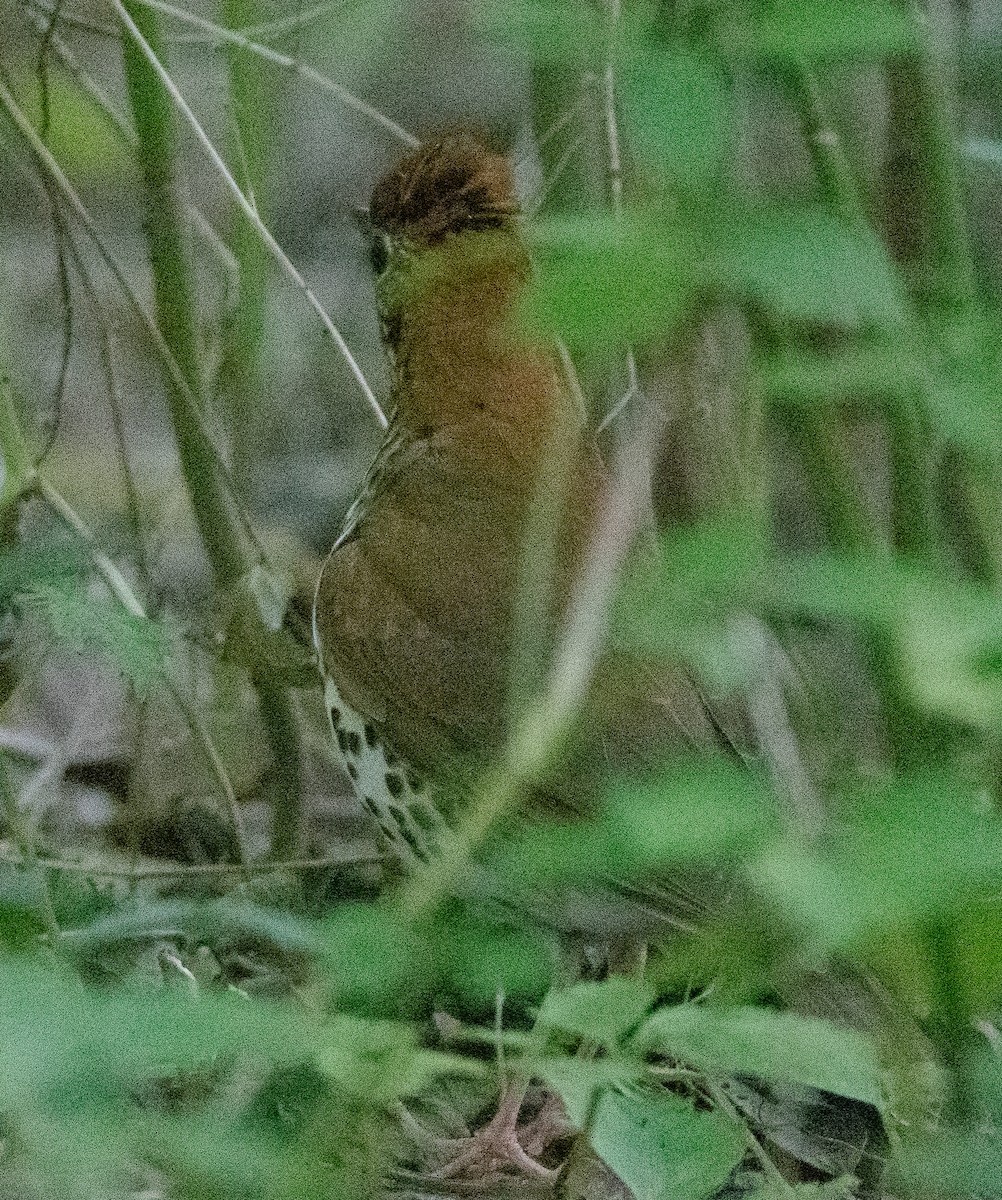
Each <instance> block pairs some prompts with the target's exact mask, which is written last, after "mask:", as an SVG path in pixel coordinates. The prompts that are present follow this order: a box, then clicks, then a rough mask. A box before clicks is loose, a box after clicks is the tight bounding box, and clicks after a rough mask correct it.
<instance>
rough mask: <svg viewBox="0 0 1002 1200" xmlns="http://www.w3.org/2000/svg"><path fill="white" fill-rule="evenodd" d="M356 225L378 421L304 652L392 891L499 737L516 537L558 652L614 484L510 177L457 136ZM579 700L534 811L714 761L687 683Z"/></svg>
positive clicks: (517, 1151)
mask: <svg viewBox="0 0 1002 1200" xmlns="http://www.w3.org/2000/svg"><path fill="white" fill-rule="evenodd" d="M367 218H368V224H369V243H370V256H371V259H372V267H373V271H374V274H375V282H376V298H377V307H378V314H379V322H380V329H381V335H382V340H383V344H384V347H385V350H386V354H387V358H388V361H389V365H390V374H391V383H390V389H389V401H388V406H387V409H388V411H387V417H388V421H387V427H386V429H385V432H384V437H383V440H382V443H381V445H380V447H379V449H378V451H377V453H376V456H375V459H374V461H373V463H372V466H371V468H370V469H369V471H368V474H367V476H366V478H365V480H364V482H363V483H362V485H361V487H360V489H359V492H358V494H357V496H356V498H355V500H354V502H353V503H352V504H351V506H350V508H349V510H348V512H347V515H346V518H345V520H344V525H343V528H342V530H341V533H340V535H339V536H338V538H337V540H336V541H335V543H334V545H333V547H332V549H331V551H330V553H329V555H328V557H327V559H326V562H325V563H324V566H323V568H322V571H321V573H320V575H319V579H318V581H317V586H316V591H315V598H314V605H313V636H314V642H315V647H316V652H317V657H318V661H319V664H320V668H321V672H322V676H323V682H324V699H325V706H326V710H327V713H328V717H329V720H330V726H331V734H332V737H333V739H334V742H335V745H336V747H337V752H338V755H339V757H340V759H341V763H342V765H343V767H344V769H345V771H346V772H347V774H348V776H349V778H350V779H351V781H352V785H353V787H354V789H355V792H356V794H357V796H358V798H359V800H360V801H361V803H362V805H363V806H364V807H365V808H366V809H367V810H368V812H369V813H370V814H371V815H372V817H373V818H374V820H375V822H376V824H377V825H378V828H379V831H380V839H381V841H382V843H383V845H384V847H385V848H386V849H387V851H388V852H389V853H391V854H392V855H393V856H395V858H396V860H397V861H398V862H399V864H400V865H401V867H402V869H404V870H407V869H413V868H416V867H419V866H420V864H423V863H427V862H428V861H430V860H431V859H432V858H433V857H434V855H435V853H436V847H437V846H439V845H440V844H441V839H442V837H443V836H444V835H445V833H446V831H447V830H448V828H449V826H450V822H451V821H452V819H453V818H454V815H455V806H456V805H457V804H461V803H462V801H463V796H464V782H465V781H467V780H469V779H470V778H475V777H476V773H477V771H478V770H480V769H482V768H483V767H484V765H485V764H487V763H489V762H490V761H491V759H492V757H493V756H495V755H497V754H498V753H499V752H500V751H501V750H502V748H503V747H504V745H505V740H506V738H507V736H508V734H509V732H510V723H511V715H512V707H513V705H512V697H513V694H514V693H515V691H516V685H517V682H518V681H517V680H516V679H515V678H514V675H515V673H516V663H517V658H518V648H519V647H518V639H519V636H520V626H519V621H518V617H519V605H520V603H522V602H523V601H524V600H525V587H526V582H525V581H526V563H527V555H528V556H530V557H531V555H532V553H533V545H532V544H531V537H530V536H529V535H530V534H531V533H532V532H533V531H535V533H536V534H538V533H539V531H540V529H543V530H548V531H549V534H550V537H549V540H548V541H547V543H546V545H547V555H548V557H549V559H550V561H548V562H547V563H546V570H545V571H544V572H543V577H544V578H543V582H542V584H541V585H540V587H539V588H538V589H537V590H538V594H535V595H534V596H533V597H531V601H532V606H533V610H534V612H535V614H536V617H537V619H538V623H539V625H540V627H541V630H542V634H543V640H544V642H545V641H546V639H547V638H549V639H550V641H551V642H552V639H553V637H554V636H555V633H556V631H557V630H558V629H559V628H560V627H561V622H562V620H563V619H564V617H565V615H566V611H567V607H568V604H569V602H570V597H571V596H572V594H573V591H574V586H575V582H576V580H577V578H578V577H579V575H580V572H581V570H582V564H583V562H584V560H585V558H586V555H587V552H588V548H589V545H590V542H591V539H592V537H593V536H594V532H595V529H596V525H597V523H598V521H599V518H600V515H601V513H602V511H603V505H604V504H605V503H606V498H607V496H608V493H609V488H610V476H609V472H608V470H607V468H606V466H605V464H604V463H603V459H602V455H601V454H600V452H599V448H598V444H597V441H596V437H595V434H594V432H593V431H592V429H591V428H590V426H589V423H588V421H587V419H586V414H585V412H584V411H583V406H582V404H581V402H580V399H579V396H578V395H577V394H575V389H574V388H573V387H572V386H571V385H570V382H569V380H568V377H567V372H566V370H565V369H564V366H563V363H562V361H561V358H560V356H559V354H558V352H557V350H556V348H555V346H554V345H553V343H552V341H551V340H550V339H549V338H547V337H546V336H545V335H544V334H542V333H540V332H539V331H538V330H534V329H533V328H532V327H531V326H530V325H528V324H527V323H526V322H525V321H524V320H522V319H521V316H522V312H523V308H522V306H523V301H524V299H525V296H526V293H527V289H528V288H529V286H530V283H531V280H532V278H533V264H532V261H531V256H530V252H529V248H528V246H527V243H526V238H525V235H524V231H523V227H522V223H521V216H520V209H519V203H518V200H517V197H516V190H515V184H514V179H513V172H512V167H511V164H510V162H509V160H508V159H507V158H506V157H505V156H504V155H502V154H499V153H496V152H495V151H493V150H492V149H491V148H490V147H489V146H488V145H487V144H486V142H485V141H484V139H482V138H480V137H479V136H477V135H475V134H473V133H470V132H467V131H458V132H451V133H448V134H446V135H443V136H441V137H439V138H434V139H431V140H429V141H427V142H425V143H424V144H422V145H421V146H420V147H419V148H418V149H417V150H416V151H414V152H413V153H410V154H408V155H407V156H406V157H405V158H404V159H403V160H402V161H400V162H399V163H398V164H397V165H396V166H395V167H394V168H392V169H391V170H390V171H389V172H388V173H387V174H386V175H385V176H384V177H383V178H382V179H380V181H379V182H378V183H377V184H376V186H375V189H374V191H373V193H372V196H371V201H370V203H369V206H368V214H367ZM557 459H559V464H560V465H559V470H557V469H555V468H554V465H553V464H554V461H555V460H557ZM540 506H542V508H543V509H544V510H545V511H544V512H543V514H542V516H543V520H542V523H541V524H540V523H539V516H540ZM534 521H536V524H535V525H534V524H533V522H534ZM545 540H546V539H545V538H544V541H545ZM537 565H538V564H537ZM592 691H593V693H594V695H593V696H590V697H589V702H588V704H587V705H586V708H585V715H584V718H583V722H582V728H583V732H582V734H581V736H579V737H577V738H576V739H575V740H574V741H573V743H572V744H571V745H570V746H569V748H568V750H567V752H566V753H565V754H564V755H563V758H562V760H561V761H560V762H559V763H558V764H557V765H556V766H555V768H554V770H553V771H552V772H551V773H550V775H549V776H547V778H546V779H545V780H541V781H540V783H539V786H538V787H535V788H533V789H532V794H531V795H530V796H528V797H527V798H526V805H527V807H528V808H529V809H531V810H532V811H534V812H538V811H540V809H541V810H542V811H543V812H544V813H545V814H547V815H550V816H557V817H560V818H564V817H567V816H574V815H576V814H579V813H581V812H585V811H588V809H589V805H590V804H592V802H593V800H594V797H595V793H596V780H597V779H599V778H601V777H602V776H603V775H604V774H606V773H607V772H608V769H609V768H610V767H613V768H618V767H619V766H620V765H621V764H622V763H623V762H629V763H632V764H633V765H636V764H637V763H640V762H643V761H646V759H647V758H648V757H652V758H653V759H654V760H657V761H660V758H661V756H662V755H663V754H665V753H666V752H672V751H674V752H678V751H679V750H682V749H693V748H700V747H703V748H705V747H707V746H712V747H717V746H719V745H720V742H721V730H720V727H719V725H718V724H717V723H716V721H715V720H714V718H713V715H712V712H711V710H710V709H709V707H708V706H707V705H706V704H705V702H704V700H703V697H702V695H701V693H700V691H699V689H698V687H697V686H696V685H695V682H694V681H693V680H692V679H690V678H689V677H688V675H686V674H685V672H683V671H674V672H673V673H671V675H670V682H668V683H667V684H666V682H665V677H664V676H663V675H662V676H660V677H659V678H658V679H657V680H652V678H651V677H650V675H649V674H645V673H644V672H643V671H639V672H632V671H629V672H628V671H624V670H622V669H621V667H620V665H619V664H617V663H615V662H613V661H612V660H611V659H610V660H609V662H607V663H603V665H602V667H601V669H600V670H599V672H598V674H597V678H596V682H595V686H594V688H593V689H592ZM649 750H650V751H651V752H652V754H651V755H649V754H648V751H649ZM518 1101H519V1095H518V1093H517V1091H516V1092H515V1093H514V1095H513V1096H512V1097H511V1098H510V1102H508V1103H502V1105H501V1108H500V1109H499V1115H498V1118H496V1119H495V1120H494V1121H492V1122H491V1124H490V1127H489V1131H490V1132H493V1133H494V1134H499V1136H498V1137H495V1138H493V1140H492V1142H491V1148H490V1155H493V1158H491V1161H494V1162H497V1161H499V1160H500V1159H502V1158H504V1157H505V1155H507V1157H508V1160H509V1163H510V1164H511V1165H514V1166H516V1167H518V1168H522V1169H524V1170H527V1171H528V1172H529V1173H532V1172H533V1166H532V1163H533V1161H534V1160H531V1159H529V1157H528V1156H527V1155H526V1154H525V1153H524V1151H523V1149H522V1147H521V1145H520V1143H519V1142H518V1139H517V1136H516V1135H515V1119H516V1118H517V1113H518ZM489 1157H490V1156H489ZM470 1161H471V1156H470V1155H460V1156H459V1157H458V1158H457V1159H456V1162H458V1163H469V1162H470ZM540 1170H542V1168H540Z"/></svg>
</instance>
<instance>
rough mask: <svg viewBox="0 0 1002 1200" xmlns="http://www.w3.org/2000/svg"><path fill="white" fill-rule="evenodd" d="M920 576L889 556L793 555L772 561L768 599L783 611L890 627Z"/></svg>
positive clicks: (883, 627) (770, 603)
mask: <svg viewBox="0 0 1002 1200" xmlns="http://www.w3.org/2000/svg"><path fill="white" fill-rule="evenodd" d="M918 578H919V576H918V574H917V572H916V571H915V570H914V568H912V567H911V566H910V564H908V563H905V562H902V561H900V560H895V559H893V558H891V557H890V556H879V555H872V556H871V555H863V554H859V555H841V554H805V555H796V556H793V555H791V556H789V557H786V558H783V559H780V560H779V561H778V562H776V563H774V565H773V570H772V572H771V574H770V576H769V587H768V601H769V605H770V607H771V609H772V610H773V611H774V612H779V613H783V614H787V615H788V614H790V613H806V614H809V615H810V616H812V617H815V618H820V619H823V620H831V621H854V622H858V623H859V624H861V625H866V626H872V627H875V628H881V629H890V628H891V627H893V624H894V622H895V620H896V619H897V618H898V615H899V614H900V612H901V611H902V605H903V604H904V603H905V600H906V597H907V595H908V592H909V591H910V590H912V589H914V588H915V587H916V586H917V581H918Z"/></svg>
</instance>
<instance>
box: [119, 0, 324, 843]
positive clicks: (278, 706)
mask: <svg viewBox="0 0 1002 1200" xmlns="http://www.w3.org/2000/svg"><path fill="white" fill-rule="evenodd" d="M116 7H118V8H120V9H121V15H122V17H123V21H125V22H126V23H127V25H128V26H131V27H130V28H127V30H126V32H125V34H124V36H123V40H122V52H123V56H124V61H125V68H126V82H127V85H128V91H129V99H130V103H131V106H132V112H133V119H134V120H135V123H136V129H137V132H138V134H139V141H138V146H137V153H138V156H139V165H140V169H141V172H142V176H143V181H144V185H145V203H146V209H147V221H146V235H147V244H148V248H149V254H150V263H151V266H152V269H153V279H154V288H155V296H156V307H157V322H158V325H159V327H160V330H161V333H162V334H163V337H164V340H165V342H166V343H167V345H168V348H169V349H170V352H171V354H172V356H173V358H174V360H175V361H176V362H177V364H178V366H179V368H180V370H181V372H182V374H183V376H184V379H185V381H186V383H187V385H188V387H189V389H190V391H191V392H192V393H194V395H195V396H196V397H200V396H201V395H202V394H203V386H202V380H201V376H200V371H199V366H198V363H199V352H198V343H197V338H196V333H195V328H196V326H195V302H194V297H195V287H194V279H193V274H192V271H191V266H190V261H189V257H188V253H187V247H186V243H185V237H184V223H183V219H182V216H183V211H184V210H183V207H182V205H181V204H180V201H179V198H178V186H177V179H176V172H175V163H176V133H175V129H174V112H173V105H174V103H176V96H175V94H174V93H173V92H172V91H171V90H170V89H169V88H168V87H167V86H166V84H165V82H164V75H165V72H164V71H163V68H162V67H161V66H160V59H161V57H162V48H161V36H160V25H159V22H160V18H159V16H158V15H157V14H156V13H155V12H154V11H153V10H152V9H150V8H147V7H146V6H144V5H142V4H137V3H134V2H133V3H130V4H129V5H125V6H120V5H117V4H116ZM158 68H159V69H158ZM254 215H255V219H256V224H257V225H260V218H257V217H256V214H254ZM168 396H169V398H170V411H171V419H172V421H173V424H174V430H175V435H176V438H177V446H178V455H179V457H180V461H181V471H182V474H183V476H184V479H185V482H186V484H187V487H188V493H189V495H190V497H191V501H192V506H193V508H194V510H195V519H196V522H197V524H198V529H199V532H200V534H201V536H202V540H203V542H204V544H205V547H206V551H207V553H208V555H209V560H210V563H211V565H212V570H213V574H214V575H215V578H216V582H217V584H218V585H219V587H220V588H221V590H223V591H230V592H232V591H233V590H234V589H235V588H236V587H237V586H238V584H239V583H240V581H241V580H242V579H243V578H244V577H245V576H246V575H247V574H248V573H249V572H250V570H251V569H252V567H253V566H254V560H253V557H252V555H251V554H250V553H249V551H248V548H247V546H246V543H245V542H244V540H243V537H242V535H241V530H240V524H239V519H238V516H237V514H236V510H235V508H234V506H233V504H232V503H231V502H230V499H229V495H228V493H227V491H226V489H225V487H224V480H223V477H222V473H221V471H220V469H219V462H218V459H217V456H216V454H215V452H214V450H213V447H212V444H211V442H209V440H208V439H207V438H206V437H205V436H204V434H203V426H202V425H201V424H200V423H198V422H196V421H195V420H194V419H193V414H192V412H191V408H190V406H189V405H187V404H185V403H183V402H182V401H183V398H182V397H179V396H178V395H177V394H176V393H175V391H174V389H173V388H169V390H168ZM245 649H246V653H247V655H248V657H249V659H250V661H249V663H248V666H249V667H250V669H251V674H252V676H253V677H254V678H255V680H256V682H257V686H258V694H259V699H260V711H261V720H262V724H263V726H264V733H265V738H266V740H267V742H268V747H269V749H270V751H271V756H272V764H273V770H274V777H275V780H276V795H275V807H276V829H277V830H278V831H279V833H280V839H279V844H276V845H275V846H273V853H274V854H275V855H276V856H282V857H289V856H290V855H292V854H294V853H295V852H296V850H297V849H298V841H299V835H300V828H301V823H302V812H301V809H302V787H301V779H302V767H301V761H300V733H299V726H298V723H297V721H296V716H295V711H294V709H293V706H292V701H291V697H290V695H289V692H288V690H287V689H286V688H284V687H282V686H280V685H277V684H275V683H272V682H271V680H270V678H269V672H268V669H267V665H266V664H261V663H259V662H257V657H258V655H257V652H256V651H255V649H254V639H253V638H249V639H248V642H247V646H246V647H245ZM255 667H258V668H260V669H258V670H255Z"/></svg>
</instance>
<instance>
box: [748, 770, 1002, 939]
mask: <svg viewBox="0 0 1002 1200" xmlns="http://www.w3.org/2000/svg"><path fill="white" fill-rule="evenodd" d="M752 875H753V878H754V879H755V880H756V882H757V884H758V886H759V887H760V888H761V889H762V890H763V891H764V892H766V894H767V895H768V896H769V897H770V899H771V900H772V901H773V902H774V903H776V904H778V905H779V906H780V908H781V910H782V911H783V912H784V914H785V915H786V916H787V918H788V919H790V920H793V921H796V922H797V923H799V924H801V925H802V926H803V927H804V928H806V929H807V930H808V931H810V933H811V934H812V935H813V937H814V938H815V939H816V940H817V942H818V943H819V944H820V945H821V947H823V948H824V949H825V950H826V951H830V950H833V949H837V948H842V947H847V946H851V945H853V944H855V943H859V942H860V941H863V940H865V939H872V938H874V937H876V936H877V935H878V934H881V933H886V932H889V931H893V930H894V929H896V928H901V927H903V926H909V925H914V924H919V923H924V922H926V921H928V920H930V919H932V918H938V917H941V916H943V915H945V914H949V913H952V912H954V911H956V910H957V908H958V907H960V906H962V905H963V904H965V903H967V902H968V901H969V900H971V899H972V898H974V897H976V896H977V895H978V894H979V893H981V892H983V891H984V890H986V889H988V888H990V887H992V886H997V885H998V882H999V880H1000V879H1002V821H1000V820H999V819H998V818H997V817H996V816H995V815H994V814H992V813H990V812H988V811H986V805H985V802H984V799H983V797H979V796H977V795H972V794H970V792H967V791H965V790H964V789H962V788H960V787H958V786H957V785H956V784H952V785H951V784H950V782H949V781H948V780H946V779H941V778H938V777H936V776H931V777H928V778H922V777H920V778H917V779H915V780H912V781H909V782H905V783H899V784H896V785H894V786H887V787H884V788H879V789H876V790H874V791H873V792H869V793H862V794H859V795H856V796H854V797H853V800H852V811H851V815H849V816H847V818H846V819H845V820H843V821H842V822H841V823H840V824H839V825H838V827H837V828H836V829H835V830H834V831H833V833H832V835H831V837H830V838H829V840H828V842H827V843H826V848H825V851H824V853H823V854H822V853H813V854H811V853H808V852H806V851H805V850H803V849H802V848H801V847H799V846H796V845H793V844H789V843H776V844H775V845H773V846H772V847H771V848H769V849H768V850H766V851H765V852H764V853H763V854H762V855H761V856H760V857H759V859H758V860H757V861H756V862H755V864H754V865H753V867H752Z"/></svg>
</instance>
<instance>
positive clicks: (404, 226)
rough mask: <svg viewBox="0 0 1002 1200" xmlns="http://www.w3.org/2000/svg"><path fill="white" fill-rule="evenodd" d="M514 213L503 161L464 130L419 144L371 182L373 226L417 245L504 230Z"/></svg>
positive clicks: (513, 198) (515, 205)
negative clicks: (373, 184) (473, 232)
mask: <svg viewBox="0 0 1002 1200" xmlns="http://www.w3.org/2000/svg"><path fill="white" fill-rule="evenodd" d="M517 212H518V200H517V199H516V196H515V185H514V180H513V179H512V172H511V166H510V164H509V163H508V160H507V159H506V158H504V157H503V156H502V155H500V154H495V153H494V152H493V151H491V150H490V149H488V147H487V146H486V145H485V144H484V143H483V142H482V141H481V140H480V139H478V138H477V137H475V136H474V135H473V134H469V133H456V134H451V135H449V136H447V137H443V138H439V139H437V140H435V141H431V142H427V143H425V144H424V145H423V146H421V147H419V149H417V150H415V152H414V153H413V154H410V155H408V156H407V157H406V158H405V159H404V160H403V161H402V162H400V163H399V164H398V165H397V166H396V167H394V168H393V170H392V171H390V172H389V173H388V174H387V175H385V176H384V177H383V178H382V179H381V180H380V181H379V183H377V184H376V187H375V190H374V191H373V193H372V199H371V201H370V203H369V220H370V222H371V223H372V225H373V227H374V229H376V230H378V231H381V232H383V233H385V234H387V235H389V236H390V237H394V238H396V237H404V238H406V239H407V240H409V241H411V242H413V243H415V244H416V245H418V246H433V245H435V244H436V243H438V242H441V241H442V240H443V239H444V238H445V237H447V236H448V235H449V234H452V233H460V232H463V231H465V230H478V229H500V228H503V227H504V226H505V224H507V223H508V222H509V221H510V220H511V218H512V217H514V216H515V215H516V213H517Z"/></svg>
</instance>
